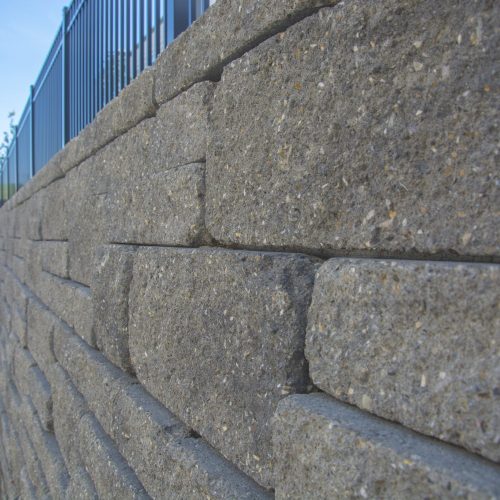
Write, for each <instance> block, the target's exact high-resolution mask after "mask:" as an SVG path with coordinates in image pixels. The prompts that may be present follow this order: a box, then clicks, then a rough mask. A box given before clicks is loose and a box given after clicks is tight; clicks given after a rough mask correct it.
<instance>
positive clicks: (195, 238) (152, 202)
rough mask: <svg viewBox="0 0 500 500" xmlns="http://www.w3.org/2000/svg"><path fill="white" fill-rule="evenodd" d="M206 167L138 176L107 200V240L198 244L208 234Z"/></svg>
mask: <svg viewBox="0 0 500 500" xmlns="http://www.w3.org/2000/svg"><path fill="white" fill-rule="evenodd" d="M204 195H205V165H204V164H199V163H194V164H190V165H184V166H180V167H177V168H173V169H169V170H167V171H165V172H161V173H156V174H153V175H151V176H150V177H147V178H144V177H139V178H137V180H133V181H131V182H130V181H129V182H128V183H127V184H126V185H122V186H120V188H119V189H117V190H115V191H113V192H112V193H111V194H110V195H109V198H108V200H107V204H106V208H105V212H106V214H107V215H108V219H107V225H106V235H105V240H106V241H113V242H119V243H141V244H158V245H160V244H164V245H168V244H171V245H172V244H175V245H184V246H190V245H196V244H198V243H200V242H201V241H202V239H203V237H204V235H205V231H204V229H205V220H204V210H203V208H204Z"/></svg>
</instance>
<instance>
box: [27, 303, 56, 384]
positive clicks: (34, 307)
mask: <svg viewBox="0 0 500 500" xmlns="http://www.w3.org/2000/svg"><path fill="white" fill-rule="evenodd" d="M58 323H59V322H58V321H57V319H56V317H55V315H54V314H53V313H52V312H50V311H49V310H48V309H47V308H46V307H44V306H43V305H42V304H41V303H40V302H38V301H37V300H35V299H31V300H30V301H29V304H28V348H29V351H30V353H31V354H32V355H33V358H35V361H36V362H37V364H38V366H39V367H40V369H41V370H42V371H43V373H44V374H45V376H46V377H47V378H48V377H50V373H51V366H52V365H53V363H55V356H54V353H53V349H52V343H53V341H52V339H53V331H54V328H55V327H56V325H57V324H58Z"/></svg>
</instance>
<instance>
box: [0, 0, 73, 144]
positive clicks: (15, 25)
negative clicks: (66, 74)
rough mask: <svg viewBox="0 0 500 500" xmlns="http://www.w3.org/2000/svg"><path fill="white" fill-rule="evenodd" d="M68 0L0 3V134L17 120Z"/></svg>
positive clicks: (6, 1)
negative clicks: (11, 117)
mask: <svg viewBox="0 0 500 500" xmlns="http://www.w3.org/2000/svg"><path fill="white" fill-rule="evenodd" d="M69 3H70V0H0V75H1V76H0V134H1V137H3V131H4V130H7V129H8V119H7V115H8V113H9V112H10V111H15V112H16V117H15V123H16V124H17V121H18V120H19V118H20V116H21V113H22V112H23V109H24V106H25V104H26V102H27V100H28V97H29V88H30V85H31V84H33V83H34V81H35V80H36V77H37V76H38V73H39V71H40V69H41V67H42V64H43V62H44V60H45V57H46V56H47V54H48V52H49V49H50V46H51V45H52V42H53V41H54V37H55V35H56V32H57V29H58V28H59V25H60V23H61V21H62V10H63V7H64V6H65V5H69Z"/></svg>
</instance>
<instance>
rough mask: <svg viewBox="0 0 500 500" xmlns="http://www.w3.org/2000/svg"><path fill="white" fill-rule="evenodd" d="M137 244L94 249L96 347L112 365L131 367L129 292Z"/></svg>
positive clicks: (93, 283) (93, 295) (128, 368)
mask: <svg viewBox="0 0 500 500" xmlns="http://www.w3.org/2000/svg"><path fill="white" fill-rule="evenodd" d="M135 250H136V247H129V246H121V245H120V246H118V245H117V246H104V247H99V248H98V249H97V250H96V260H95V272H94V277H93V280H92V302H93V310H94V334H95V337H96V342H97V346H98V348H99V349H100V350H101V351H102V352H103V353H104V354H105V355H106V357H107V358H108V359H109V360H110V361H112V362H113V363H114V364H115V365H117V366H119V367H120V368H122V369H123V370H126V371H131V370H132V365H131V363H130V351H129V346H128V294H129V289H130V282H131V281H132V266H133V258H134V254H135Z"/></svg>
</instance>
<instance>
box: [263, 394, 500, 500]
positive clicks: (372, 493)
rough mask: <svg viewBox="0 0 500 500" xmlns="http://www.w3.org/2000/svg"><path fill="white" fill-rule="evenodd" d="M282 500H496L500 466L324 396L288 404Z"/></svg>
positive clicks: (278, 441)
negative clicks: (388, 499)
mask: <svg viewBox="0 0 500 500" xmlns="http://www.w3.org/2000/svg"><path fill="white" fill-rule="evenodd" d="M273 446H274V453H275V475H276V498H277V499H282V498H297V499H299V498H301V499H302V498H315V499H316V498H317V499H330V498H429V499H440V498H450V499H451V498H471V499H472V498H481V499H487V498H496V497H497V496H498V495H500V474H499V472H500V470H499V468H498V466H494V465H492V464H491V463H490V462H487V461H485V460H482V459H479V458H478V457H476V456H474V455H470V454H467V453H465V452H462V451H459V450H457V449H456V448H454V447H452V446H449V445H444V444H442V443H439V442H438V441H435V440H431V439H428V438H425V437H422V436H419V435H417V434H415V433H413V432H410V431H408V430H407V429H404V428H402V427H401V426H399V425H395V424H390V423H388V422H385V421H383V420H381V419H378V418H376V417H373V416H370V415H369V414H366V413H364V412H362V411H360V410H358V409H356V408H353V407H350V406H347V405H345V404H343V403H340V402H338V401H335V400H334V399H332V398H330V397H328V396H326V395H324V394H311V395H294V396H290V397H289V398H286V399H285V400H283V401H281V402H280V404H279V406H278V410H277V414H276V417H275V419H274V422H273Z"/></svg>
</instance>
